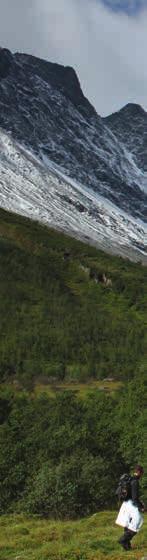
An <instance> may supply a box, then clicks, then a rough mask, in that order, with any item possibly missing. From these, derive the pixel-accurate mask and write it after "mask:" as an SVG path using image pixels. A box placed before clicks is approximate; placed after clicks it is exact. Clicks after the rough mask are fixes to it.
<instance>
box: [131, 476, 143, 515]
mask: <svg viewBox="0 0 147 560" xmlns="http://www.w3.org/2000/svg"><path fill="white" fill-rule="evenodd" d="M131 494H132V502H133V504H134V506H136V507H138V509H141V510H142V511H143V510H144V504H143V503H142V502H141V500H140V499H139V482H138V480H137V478H136V479H135V478H133V479H132V482H131Z"/></svg>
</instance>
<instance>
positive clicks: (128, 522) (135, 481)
mask: <svg viewBox="0 0 147 560" xmlns="http://www.w3.org/2000/svg"><path fill="white" fill-rule="evenodd" d="M142 475H143V467H141V465H136V467H135V470H134V475H133V476H132V477H131V476H130V477H129V476H128V479H129V486H128V489H127V490H126V496H125V493H124V499H123V503H122V505H121V508H120V511H119V514H118V516H117V519H116V524H117V525H120V526H121V527H124V534H123V535H122V537H121V538H120V539H119V544H121V545H122V547H123V548H124V550H130V549H131V540H132V539H133V537H134V536H135V535H136V534H137V533H138V531H139V530H140V528H141V526H142V524H143V517H142V515H141V512H144V510H145V506H144V504H143V502H141V500H140V499H139V479H140V478H141V476H142ZM124 476H125V475H124ZM121 478H123V477H121ZM122 495H123V493H122Z"/></svg>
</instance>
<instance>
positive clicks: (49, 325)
mask: <svg viewBox="0 0 147 560" xmlns="http://www.w3.org/2000/svg"><path fill="white" fill-rule="evenodd" d="M0 264H1V266H0V331H1V332H0V372H1V383H0V513H1V514H3V513H6V512H8V513H12V512H17V513H20V512H25V513H27V514H29V515H32V514H37V515H39V516H43V517H49V518H51V519H52V518H54V519H67V518H68V519H77V518H78V519H79V518H80V517H85V516H89V515H90V514H93V513H96V512H97V511H100V510H104V509H109V508H112V507H115V506H116V496H115V491H116V486H117V483H118V479H119V476H120V474H121V473H122V472H124V471H125V470H129V469H130V468H133V467H134V464H135V463H137V462H140V463H143V465H144V467H145V476H144V478H143V495H144V496H145V486H146V472H147V445H146V425H147V418H146V373H147V370H146V367H147V361H146V342H147V340H146V338H147V337H146V324H147V282H146V280H147V269H146V268H145V267H143V266H141V265H140V264H139V263H138V264H133V263H130V262H129V261H124V260H122V259H121V258H118V257H112V256H109V255H106V254H104V253H103V252H101V251H97V250H96V249H95V248H92V247H89V246H88V245H84V244H83V243H80V242H77V241H75V240H74V239H71V238H69V237H67V236H64V235H63V234H61V233H57V232H55V231H53V230H49V229H48V228H46V227H42V226H40V225H39V224H37V223H34V222H31V221H29V220H27V219H24V218H20V217H19V216H16V215H12V214H9V213H6V212H4V211H2V210H1V211H0ZM110 380H111V381H110ZM110 388H111V390H110ZM61 389H62V390H61ZM105 389H107V390H105ZM108 389H109V391H108ZM116 389H118V390H116ZM53 397H54V398H53ZM81 397H82V398H81ZM6 554H7V552H6ZM5 557H6V558H7V556H5ZM12 557H13V556H12ZM24 557H25V556H24ZM34 558H35V559H36V558H37V556H34ZM45 558H46V557H45ZM55 558H56V556H55ZM61 558H62V555H61ZM73 558H74V557H73ZM90 558H91V556H90ZM96 558H97V557H96ZM102 558H103V556H102ZM114 558H115V556H114ZM71 560H73V559H72V558H71ZM80 560H81V558H80ZM82 560H83V559H82ZM84 560H85V558H84Z"/></svg>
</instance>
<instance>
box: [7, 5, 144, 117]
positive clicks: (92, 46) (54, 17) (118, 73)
mask: <svg viewBox="0 0 147 560" xmlns="http://www.w3.org/2000/svg"><path fill="white" fill-rule="evenodd" d="M1 4H2V5H1V20H0V36H1V44H2V43H3V44H4V45H5V46H7V47H9V48H11V49H12V50H13V51H14V50H21V51H25V52H29V53H32V54H36V55H37V56H40V57H44V58H47V59H48V60H51V61H55V62H59V63H61V64H65V65H70V66H74V68H75V69H76V71H77V72H78V76H79V78H80V82H81V85H82V88H83V89H84V93H85V94H86V95H87V97H88V98H89V100H90V101H91V102H92V103H93V104H94V105H95V107H96V109H97V111H98V112H99V113H100V114H108V113H110V112H112V111H114V110H117V109H119V108H120V107H121V106H123V105H125V104H126V103H128V102H135V103H140V104H141V105H142V106H144V108H145V109H146V110H147V64H146V51H147V32H146V30H147V11H144V13H143V12H142V13H140V15H139V16H138V17H136V18H131V17H129V16H127V15H125V14H115V13H112V12H111V11H109V10H108V9H107V8H105V7H104V6H103V5H102V3H101V1H100V0H25V2H24V4H23V0H13V2H12V1H11V0H1ZM20 4H21V7H20Z"/></svg>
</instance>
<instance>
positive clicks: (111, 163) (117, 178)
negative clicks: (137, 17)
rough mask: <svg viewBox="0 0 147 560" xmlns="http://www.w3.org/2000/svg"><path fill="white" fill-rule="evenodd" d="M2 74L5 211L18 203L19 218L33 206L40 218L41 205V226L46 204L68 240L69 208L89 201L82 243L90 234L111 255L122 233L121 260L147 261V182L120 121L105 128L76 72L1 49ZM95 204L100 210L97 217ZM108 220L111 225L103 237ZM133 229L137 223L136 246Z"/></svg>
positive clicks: (79, 217)
mask: <svg viewBox="0 0 147 560" xmlns="http://www.w3.org/2000/svg"><path fill="white" fill-rule="evenodd" d="M5 64H6V67H5ZM1 68H2V72H3V74H4V73H6V68H7V76H5V77H1V79H0V109H1V110H0V127H1V132H0V139H1V155H0V177H1V187H2V190H1V195H0V204H1V205H2V204H4V207H5V208H7V209H11V203H12V197H13V205H12V208H13V211H15V210H16V211H17V212H19V211H20V213H21V211H22V210H23V213H25V209H26V206H27V207H28V210H27V212H29V208H30V216H32V217H34V218H36V215H37V214H36V212H37V208H36V210H35V206H36V204H38V219H40V220H41V219H42V205H43V208H44V210H43V212H45V207H46V208H47V209H48V216H47V221H48V224H49V225H51V226H54V227H56V226H57V224H58V222H59V221H60V217H61V229H62V230H64V228H65V231H68V233H69V231H70V229H71V232H72V216H71V208H70V207H71V205H72V199H73V197H74V198H75V197H76V199H78V204H79V205H81V204H83V202H84V204H83V211H82V212H79V211H77V214H76V213H75V222H76V221H77V230H79V237H81V238H83V235H84V228H85V236H86V235H87V236H88V237H89V241H91V242H93V236H95V237H97V242H99V243H102V238H103V244H102V247H104V246H106V250H107V249H108V250H109V245H111V243H112V248H113V245H114V239H113V237H114V227H115V244H116V250H118V253H120V254H123V250H124V251H125V254H126V251H127V250H128V256H129V253H131V251H132V254H133V253H134V254H135V252H136V258H138V259H141V258H142V257H143V259H146V258H147V257H146V242H145V231H146V225H145V224H146V216H147V176H146V173H145V171H144V170H143V169H142V168H141V166H140V167H139V165H138V163H137V160H136V157H134V156H133V152H131V150H130V148H129V147H128V145H127V142H125V139H124V140H123V141H122V135H121V138H118V134H117V131H116V132H115V131H114V130H113V128H114V124H115V128H116V129H117V128H118V127H117V123H116V117H115V123H114V122H113V123H112V122H109V123H108V121H107V123H106V122H105V119H102V118H101V117H100V116H99V115H97V113H96V111H95V109H94V108H93V107H92V105H91V104H90V103H89V101H88V100H87V99H86V98H85V96H84V95H83V93H82V90H81V86H80V82H79V79H78V78H77V76H76V73H75V71H74V70H73V69H72V68H70V67H63V66H62V65H58V64H54V63H50V62H48V61H44V60H41V59H38V58H37V57H33V56H31V55H26V54H19V53H16V54H14V55H12V53H10V52H9V51H8V50H7V49H4V50H3V49H1V51H0V69H1ZM119 118H120V115H119ZM121 118H122V116H121ZM108 124H109V126H108ZM122 130H123V126H122ZM126 134H127V132H126ZM132 142H133V141H132ZM22 153H23V157H22ZM35 158H37V159H36V161H35ZM30 162H32V166H33V168H32V167H31V164H30ZM35 166H36V167H35ZM41 166H42V167H41ZM27 169H28V171H27ZM26 174H27V177H26ZM51 175H52V176H51ZM30 176H31V177H32V179H31V181H32V182H30ZM57 176H58V180H57ZM24 177H26V179H27V181H28V187H26V186H25V182H24ZM45 181H46V186H45ZM63 182H64V186H63ZM16 184H17V189H16ZM51 184H54V192H53V189H52V187H51ZM22 185H23V187H22ZM31 185H32V186H31ZM59 185H60V189H59ZM65 185H66V187H65ZM64 187H65V190H66V193H64ZM32 189H33V190H32ZM62 190H63V193H62ZM55 191H56V195H55ZM60 191H61V192H60ZM33 193H34V194H33ZM77 193H78V194H77ZM32 194H33V200H34V202H33V203H32ZM62 194H63V195H64V199H63V197H62V203H63V200H64V205H63V204H62V205H60V207H59V204H57V197H58V201H59V195H60V202H61V195H62ZM35 196H36V199H35ZM89 197H90V199H91V202H90V203H89V202H88V201H89ZM67 198H68V200H67ZM18 199H19V204H18ZM24 199H25V204H24ZM35 200H36V202H35ZM48 200H50V202H48ZM89 204H90V205H92V206H93V209H94V206H95V211H94V214H93V217H92V215H91V209H89ZM23 205H24V206H23ZM34 205H35V206H34ZM39 205H40V206H39ZM87 205H88V207H87ZM108 205H109V211H108ZM51 206H52V208H51ZM53 207H54V210H53ZM55 207H56V209H57V212H55ZM53 214H54V218H53V219H52V217H53ZM61 214H62V215H61ZM67 214H68V215H69V220H68V222H67V218H66V216H67ZM27 215H28V213H27ZM94 215H95V217H94ZM102 215H103V216H102ZM87 218H88V223H89V225H88V226H86V222H87ZM102 218H104V221H105V225H104V227H103V228H102V230H101V231H100V222H101V221H102ZM122 223H123V228H124V233H123V229H122V226H121V224H122ZM128 223H130V224H131V223H132V226H131V229H132V228H133V232H134V233H133V235H132V233H131V238H132V240H130V233H129V232H131V230H129V227H128ZM114 224H115V226H114ZM58 225H59V224H58ZM86 227H88V228H89V230H88V232H87V230H86ZM73 232H75V228H74V230H73ZM90 232H92V233H90ZM137 232H138V233H137ZM139 232H140V233H139ZM117 233H118V241H117ZM76 235H77V232H76ZM138 235H139V236H140V235H141V237H138ZM126 239H127V245H126V249H125V244H126ZM107 240H109V243H108V242H106V241H107ZM123 247H124V249H123Z"/></svg>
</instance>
